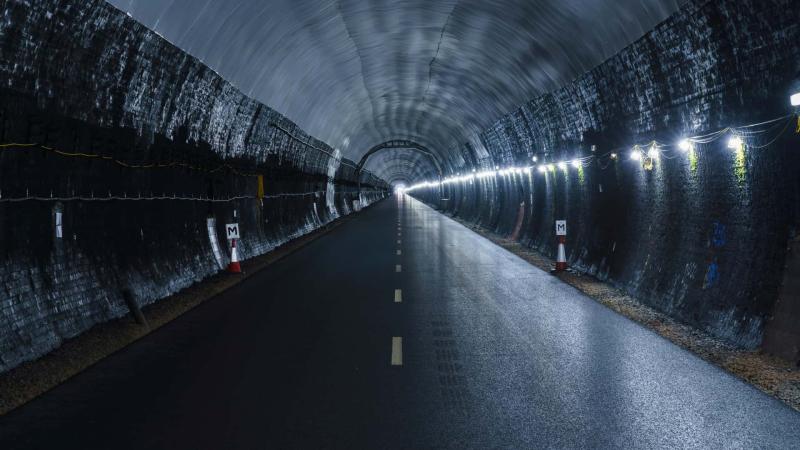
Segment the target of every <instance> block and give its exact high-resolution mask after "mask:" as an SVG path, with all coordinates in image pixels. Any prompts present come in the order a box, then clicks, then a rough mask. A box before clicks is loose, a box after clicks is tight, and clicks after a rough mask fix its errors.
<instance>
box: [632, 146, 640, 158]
mask: <svg viewBox="0 0 800 450" xmlns="http://www.w3.org/2000/svg"><path fill="white" fill-rule="evenodd" d="M631 159H632V160H634V161H641V160H642V151H641V150H640V149H639V147H636V148H634V149H633V150H632V151H631Z"/></svg>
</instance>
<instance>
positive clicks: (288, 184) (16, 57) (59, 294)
mask: <svg viewBox="0 0 800 450" xmlns="http://www.w3.org/2000/svg"><path fill="white" fill-rule="evenodd" d="M0 5H1V6H0V7H2V12H3V16H2V17H1V18H0V48H2V55H3V56H2V61H0V64H2V65H0V86H2V87H1V88H0V372H3V371H6V370H8V369H10V368H12V367H14V366H16V365H18V364H20V363H21V362H23V361H26V360H29V359H32V358H35V357H37V356H40V355H42V354H44V353H46V352H48V351H50V350H52V349H53V348H55V347H57V346H58V345H59V344H60V343H61V342H62V340H64V339H66V338H70V337H73V336H76V335H78V334H80V333H81V332H83V331H85V330H87V329H89V328H90V327H92V326H93V325H95V324H97V323H101V322H104V321H108V320H110V319H113V318H116V317H120V316H122V315H125V314H127V313H128V311H129V308H128V305H127V304H126V302H125V298H124V292H128V293H129V294H131V297H132V299H133V301H135V302H136V303H137V304H139V305H145V304H149V303H152V302H155V301H157V300H159V299H162V298H164V297H166V296H168V295H170V294H172V293H174V292H176V291H178V290H180V289H182V288H184V287H187V286H189V285H190V284H192V283H194V282H196V281H199V280H201V279H203V278H205V277H207V276H209V275H211V274H214V273H217V272H218V271H219V270H220V268H221V266H224V265H225V264H227V258H228V254H227V251H226V242H225V230H224V228H223V227H224V225H225V224H226V223H232V222H238V223H239V225H240V229H241V235H242V236H241V240H240V241H239V245H238V247H237V248H238V250H239V255H240V257H242V258H248V257H252V256H255V255H259V254H263V253H265V252H268V251H270V250H272V249H274V248H275V247H277V246H279V245H281V244H283V243H285V242H287V241H288V240H290V239H292V238H295V237H298V236H301V235H303V234H305V233H308V232H310V231H312V230H314V229H316V228H318V227H320V226H322V225H324V224H326V223H328V222H330V221H331V220H333V219H335V218H336V217H338V216H342V215H346V214H349V213H351V212H352V211H353V209H354V208H360V207H362V206H364V205H367V204H370V203H372V202H374V201H377V200H379V199H381V198H383V197H385V196H386V195H388V194H387V187H388V186H387V185H386V184H385V183H384V182H383V181H382V180H380V179H378V178H376V177H375V176H373V175H371V174H369V173H366V172H364V173H362V174H361V191H360V193H359V191H358V184H359V183H358V180H356V179H355V164H354V163H353V162H352V161H349V160H346V159H342V158H340V157H338V156H337V151H336V150H334V149H332V148H330V147H329V146H327V145H326V144H325V143H323V142H320V141H318V140H316V139H314V138H313V137H311V136H308V135H307V134H306V133H304V132H303V131H302V130H300V129H299V128H298V127H297V126H296V125H295V124H294V123H292V122H291V121H289V120H288V119H286V118H285V117H283V116H281V115H280V114H278V113H277V112H275V111H273V110H271V109H270V108H268V107H267V106H265V105H262V104H260V103H258V102H255V101H253V100H251V99H249V98H247V97H246V96H244V95H243V94H242V93H241V92H239V91H238V90H236V89H235V88H234V87H233V86H232V85H230V84H229V83H227V82H226V81H225V80H223V79H222V78H220V77H219V76H218V75H217V74H216V73H214V72H213V71H211V70H210V69H208V68H207V67H206V66H204V65H203V64H201V63H200V62H199V61H197V60H195V59H194V58H192V57H190V56H189V55H187V54H185V53H184V52H182V51H180V50H179V49H177V48H175V47H173V46H172V45H170V44H169V43H167V42H166V41H164V40H163V39H161V38H160V37H159V36H158V35H156V34H155V33H153V32H151V31H149V30H147V29H146V28H145V27H143V26H141V25H139V24H137V23H136V22H134V21H133V20H132V19H130V18H128V17H127V16H126V15H125V14H124V13H121V12H119V11H117V10H116V9H114V8H112V7H111V6H109V5H107V4H106V3H105V2H104V1H100V0H92V1H83V0H82V1H66V2H65V1H56V0H52V1H49V0H41V1H36V2H26V1H15V0H9V1H5V2H0Z"/></svg>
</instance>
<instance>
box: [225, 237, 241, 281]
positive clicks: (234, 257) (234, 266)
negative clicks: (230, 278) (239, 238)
mask: <svg viewBox="0 0 800 450" xmlns="http://www.w3.org/2000/svg"><path fill="white" fill-rule="evenodd" d="M228 272H230V273H242V266H241V265H240V264H239V253H238V252H237V251H236V239H231V263H230V264H228Z"/></svg>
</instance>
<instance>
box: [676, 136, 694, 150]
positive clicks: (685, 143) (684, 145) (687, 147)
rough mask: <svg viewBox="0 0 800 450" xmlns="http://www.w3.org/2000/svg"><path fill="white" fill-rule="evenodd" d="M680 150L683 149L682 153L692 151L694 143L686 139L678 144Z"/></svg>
mask: <svg viewBox="0 0 800 450" xmlns="http://www.w3.org/2000/svg"><path fill="white" fill-rule="evenodd" d="M678 148H679V149H681V151H684V152H688V151H689V150H691V149H692V141H690V140H688V139H684V140H682V141H681V142H680V143H679V144H678Z"/></svg>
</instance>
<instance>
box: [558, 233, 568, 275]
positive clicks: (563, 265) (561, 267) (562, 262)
mask: <svg viewBox="0 0 800 450" xmlns="http://www.w3.org/2000/svg"><path fill="white" fill-rule="evenodd" d="M566 241H567V237H566V236H559V237H558V255H557V256H556V270H555V271H556V272H563V271H565V270H567V251H566V249H565V248H564V244H565V243H566Z"/></svg>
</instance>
